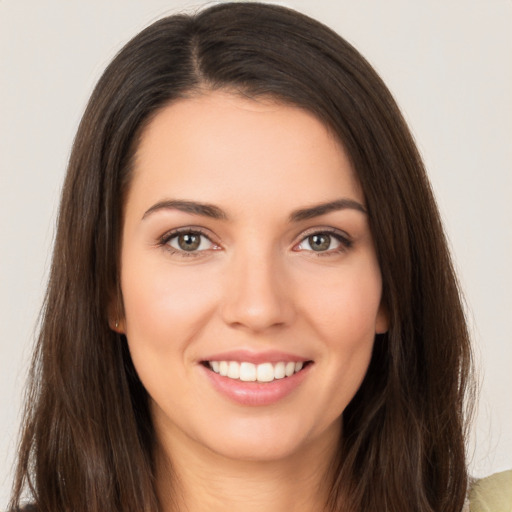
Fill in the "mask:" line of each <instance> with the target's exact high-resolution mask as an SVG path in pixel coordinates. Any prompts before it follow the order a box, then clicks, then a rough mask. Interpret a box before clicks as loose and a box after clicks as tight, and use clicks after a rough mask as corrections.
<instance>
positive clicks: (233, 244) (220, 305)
mask: <svg viewBox="0 0 512 512" xmlns="http://www.w3.org/2000/svg"><path fill="white" fill-rule="evenodd" d="M121 260H122V261H121V289H122V296H123V303H124V311H125V316H124V318H123V319H121V321H120V323H119V327H118V329H117V330H119V331H120V332H123V333H125V334H126V337H127V340H128V345H129V348H130V353H131V356H132V358H133V363H134V365H135V368H136V370H137V372H138V375H139V377H140V379H141V381H142V383H143V384H144V386H145V388H146V389H147V391H148V393H149V396H150V397H151V411H152V416H153V420H154V424H155V428H156V432H157V436H158V438H159V440H160V442H161V443H162V444H163V445H164V446H165V447H166V448H167V449H168V450H169V452H170V453H173V452H172V450H173V449H174V447H177V446H181V447H183V446H184V445H186V446H188V447H192V449H198V450H203V449H204V448H208V449H209V450H211V451H213V452H215V453H217V454H220V455H224V456H226V457H233V458H238V459H246V460H255V459H260V460H269V459H277V458H283V457H286V456H289V455H292V454H297V453H300V452H301V450H303V449H305V448H306V447H311V446H317V445H318V446H321V445H325V444H327V445H330V444H332V443H335V442H336V439H337V438H338V436H339V433H340V429H341V414H342V413H343V410H344V409H345V407H346V406H347V404H348V403H349V402H350V400H351V399H352V397H353V396H354V394H355V393H356V391H357V389H358V388H359V386H360V384H361V381H362V379H363V377H364V375H365V372H366V370H367V367H368V364H369V360H370V356H371V352H372V346H373V342H374V336H375V333H376V332H383V331H385V330H386V328H387V320H386V317H385V314H384V313H383V311H382V308H381V276H380V271H379V266H378V263H377V259H376V255H375V250H374V246H373V242H372V238H371V235H370V230H369V227H368V218H367V215H366V213H365V205H364V197H363V194H362V191H361V189H360V187H359V184H358V182H357V179H356V177H355V175H354V171H353V169H352V168H351V165H350V162H349V160H348V158H347V155H346V154H345V152H344V150H343V148H342V147H341V146H340V144H339V143H337V142H336V140H335V139H334V138H333V136H331V134H330V133H329V132H328V130H327V129H326V128H325V126H324V125H323V124H322V123H321V122H319V121H318V120H317V119H316V118H315V117H314V116H312V115H311V114H309V113H307V112H305V111H303V110H300V109H298V108H293V107H290V106H285V105H283V104H279V103H275V102H273V101H270V100H265V101H263V100H262V101H254V100H249V99H244V98H241V97H239V96H235V95H232V94H229V93H227V92H214V93H209V94H204V95H198V96H196V97H193V98H191V99H185V100H180V101H177V102H175V103H173V104H172V105H170V106H167V107H166V108H164V109H163V110H161V111H160V112H159V113H158V115H157V116H156V117H155V118H154V119H153V120H152V121H151V123H150V124H149V125H148V127H147V128H146V130H145V132H144V133H143V136H142V139H141V142H140V146H139V147H138V151H137V153H136V159H135V167H134V175H133V181H132V183H131V188H130V191H129V193H128V197H127V201H126V205H125V211H124V227H123V233H122V257H121ZM301 367H302V369H300V368H301ZM226 373H227V375H226ZM176 449H177V448H176Z"/></svg>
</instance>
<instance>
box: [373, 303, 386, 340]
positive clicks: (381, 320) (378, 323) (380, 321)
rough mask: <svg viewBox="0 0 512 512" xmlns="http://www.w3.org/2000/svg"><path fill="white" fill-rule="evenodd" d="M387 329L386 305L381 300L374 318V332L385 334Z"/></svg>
mask: <svg viewBox="0 0 512 512" xmlns="http://www.w3.org/2000/svg"><path fill="white" fill-rule="evenodd" d="M388 330H389V314H388V309H387V307H386V306H385V305H384V304H383V303H382V302H381V304H380V306H379V311H378V312H377V318H376V319H375V334H385V333H386V332H388Z"/></svg>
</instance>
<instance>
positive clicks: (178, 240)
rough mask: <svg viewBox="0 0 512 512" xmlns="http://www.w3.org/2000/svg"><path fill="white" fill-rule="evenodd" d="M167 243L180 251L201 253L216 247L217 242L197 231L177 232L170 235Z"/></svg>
mask: <svg viewBox="0 0 512 512" xmlns="http://www.w3.org/2000/svg"><path fill="white" fill-rule="evenodd" d="M165 243H166V244H167V245H169V246H170V247H172V248H173V249H175V250H176V251H178V252H187V253H194V252H197V253H200V252H202V251H206V250H208V249H213V248H214V247H215V244H213V243H212V241H211V240H210V239H209V238H208V237H207V236H206V235H203V234H202V233H199V232H197V231H186V232H183V233H176V234H174V235H172V236H171V237H169V238H168V239H167V241H166V242H165Z"/></svg>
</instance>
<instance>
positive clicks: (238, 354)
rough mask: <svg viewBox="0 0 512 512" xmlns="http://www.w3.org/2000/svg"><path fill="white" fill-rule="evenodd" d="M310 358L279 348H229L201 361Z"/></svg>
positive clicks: (279, 360) (294, 359)
mask: <svg viewBox="0 0 512 512" xmlns="http://www.w3.org/2000/svg"><path fill="white" fill-rule="evenodd" d="M310 360H311V359H310V358H307V357H302V356H299V355H296V354H290V353H289V352H280V351H277V350H269V351H264V352H255V351H251V350H243V349H242V350H229V351H227V352H220V353H216V354H211V355H209V356H207V357H205V358H203V359H201V361H238V362H240V363H241V362H247V363H253V364H261V363H279V362H284V363H287V362H290V361H293V362H295V363H296V362H299V361H301V362H303V363H305V362H306V361H310Z"/></svg>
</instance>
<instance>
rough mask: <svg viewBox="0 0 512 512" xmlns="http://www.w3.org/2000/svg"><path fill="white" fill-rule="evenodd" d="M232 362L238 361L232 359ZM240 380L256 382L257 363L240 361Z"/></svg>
mask: <svg viewBox="0 0 512 512" xmlns="http://www.w3.org/2000/svg"><path fill="white" fill-rule="evenodd" d="M230 364H236V365H238V363H236V362H234V361H232V362H231V363H230ZM240 380H243V381H244V382H254V381H255V380H256V365H254V364H252V363H240Z"/></svg>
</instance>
